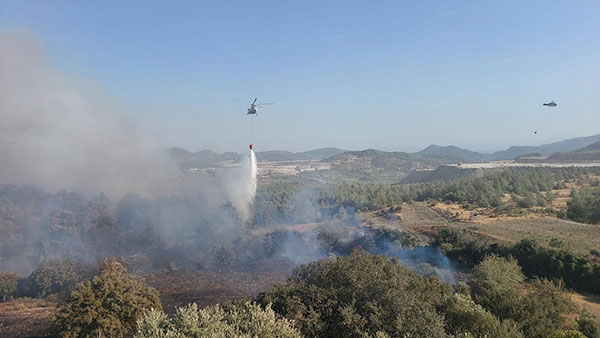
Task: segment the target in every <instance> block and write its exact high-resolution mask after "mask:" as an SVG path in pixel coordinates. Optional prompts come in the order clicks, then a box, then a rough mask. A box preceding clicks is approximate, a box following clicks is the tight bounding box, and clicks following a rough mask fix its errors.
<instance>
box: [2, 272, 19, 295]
mask: <svg viewBox="0 0 600 338" xmlns="http://www.w3.org/2000/svg"><path fill="white" fill-rule="evenodd" d="M18 283H19V277H18V276H17V275H15V274H13V273H0V298H2V301H3V302H6V300H7V299H11V298H12V297H13V296H14V295H15V293H16V292H17V284H18Z"/></svg>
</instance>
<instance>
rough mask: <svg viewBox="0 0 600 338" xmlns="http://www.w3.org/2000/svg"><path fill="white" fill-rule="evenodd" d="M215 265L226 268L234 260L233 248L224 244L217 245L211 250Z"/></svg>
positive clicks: (220, 268)
mask: <svg viewBox="0 0 600 338" xmlns="http://www.w3.org/2000/svg"><path fill="white" fill-rule="evenodd" d="M212 254H213V259H214V262H215V266H216V267H217V268H219V270H223V269H227V268H228V267H230V266H231V264H233V262H234V261H235V254H234V253H233V250H232V249H231V248H230V247H228V246H226V245H217V246H215V247H214V248H213V250H212Z"/></svg>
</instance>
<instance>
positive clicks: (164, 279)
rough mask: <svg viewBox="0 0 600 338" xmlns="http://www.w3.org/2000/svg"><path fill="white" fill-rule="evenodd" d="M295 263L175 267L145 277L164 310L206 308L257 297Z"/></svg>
mask: <svg viewBox="0 0 600 338" xmlns="http://www.w3.org/2000/svg"><path fill="white" fill-rule="evenodd" d="M293 268H294V265H292V264H291V263H289V262H288V261H283V260H280V261H269V262H261V263H256V264H251V265H248V264H246V265H245V266H244V268H243V269H231V270H224V271H218V270H175V271H162V272H155V273H152V274H149V275H146V276H144V279H145V281H146V284H148V285H149V286H151V287H153V288H155V289H156V290H158V292H159V294H160V301H161V303H162V306H163V308H164V310H165V311H166V312H167V313H170V314H172V313H174V312H175V309H176V307H181V306H185V305H187V304H190V303H197V304H198V306H199V307H206V306H211V305H215V304H218V303H226V302H228V301H232V300H235V299H240V298H244V297H253V296H256V295H257V294H258V293H259V292H260V291H264V290H268V289H270V288H271V287H272V286H273V285H275V284H278V283H283V282H285V281H286V279H287V277H288V276H289V275H290V274H291V272H292V269H293Z"/></svg>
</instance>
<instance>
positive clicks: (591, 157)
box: [546, 142, 600, 163]
mask: <svg viewBox="0 0 600 338" xmlns="http://www.w3.org/2000/svg"><path fill="white" fill-rule="evenodd" d="M546 160H547V161H548V162H561V163H572V162H595V161H600V142H595V143H592V144H590V145H587V146H585V147H583V148H580V149H577V150H573V151H570V152H567V153H555V154H552V155H550V156H549V157H548V158H547V159H546Z"/></svg>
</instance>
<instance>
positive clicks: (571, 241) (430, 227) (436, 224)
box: [362, 203, 600, 257]
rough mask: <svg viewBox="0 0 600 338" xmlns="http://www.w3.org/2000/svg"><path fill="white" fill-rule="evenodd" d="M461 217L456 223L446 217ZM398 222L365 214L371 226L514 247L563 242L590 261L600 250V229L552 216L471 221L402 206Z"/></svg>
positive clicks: (443, 208)
mask: <svg viewBox="0 0 600 338" xmlns="http://www.w3.org/2000/svg"><path fill="white" fill-rule="evenodd" d="M436 209H437V210H436ZM456 213H458V214H459V216H458V217H456V219H455V220H453V221H452V220H449V219H448V218H446V217H444V215H448V214H452V215H455V214H456ZM397 216H398V219H397V220H396V219H390V218H386V217H377V216H375V214H374V213H365V214H363V215H362V217H363V218H364V219H365V222H366V224H367V225H369V226H373V227H388V228H399V229H403V230H413V231H417V232H420V233H430V232H432V231H435V229H436V228H440V227H452V228H458V229H465V230H469V231H472V232H474V233H477V234H479V235H482V236H483V237H486V238H489V239H491V240H495V241H500V242H509V243H514V242H517V241H519V240H521V239H524V238H529V239H534V240H537V241H538V242H539V243H540V244H542V245H549V242H550V240H552V239H555V238H556V239H559V240H561V241H562V242H563V245H564V247H565V248H568V249H571V250H573V251H574V252H577V253H579V254H582V255H584V256H587V257H590V250H592V249H595V250H600V236H599V233H600V226H598V225H591V224H585V223H578V222H573V221H569V220H563V219H559V218H556V217H551V216H540V215H536V214H531V213H530V214H526V215H524V216H515V217H509V216H503V217H498V218H493V217H488V216H485V215H478V216H474V217H472V219H471V220H469V217H470V216H469V214H468V213H466V212H465V211H464V210H463V209H461V208H460V207H459V206H458V205H452V204H450V205H447V204H443V203H438V204H436V205H435V206H434V207H433V208H432V207H429V206H428V205H427V204H425V203H409V204H403V205H402V211H401V212H400V213H398V214H397Z"/></svg>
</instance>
